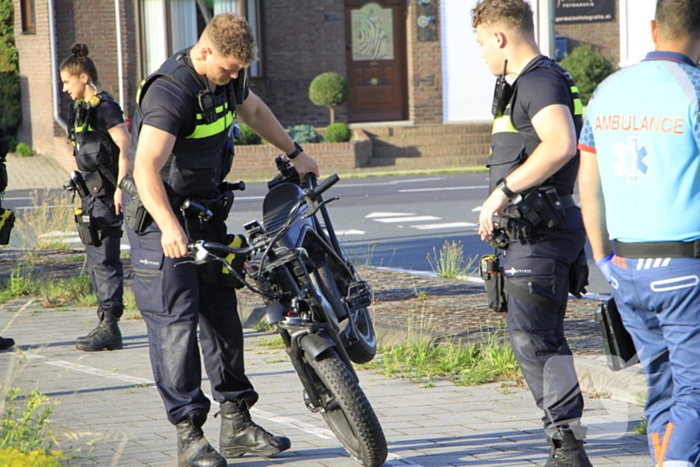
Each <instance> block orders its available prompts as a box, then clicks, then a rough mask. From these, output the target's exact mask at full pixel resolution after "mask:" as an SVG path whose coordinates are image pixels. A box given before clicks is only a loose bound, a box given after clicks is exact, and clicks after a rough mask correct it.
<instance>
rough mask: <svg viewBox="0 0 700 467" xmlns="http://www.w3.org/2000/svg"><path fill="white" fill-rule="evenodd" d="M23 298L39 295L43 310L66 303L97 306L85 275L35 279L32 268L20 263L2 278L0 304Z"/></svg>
mask: <svg viewBox="0 0 700 467" xmlns="http://www.w3.org/2000/svg"><path fill="white" fill-rule="evenodd" d="M26 295H38V296H40V297H41V304H42V306H44V307H46V308H57V307H60V306H64V305H67V304H69V303H73V304H75V305H77V306H93V305H96V304H97V299H96V297H95V294H94V293H92V291H91V285H90V278H89V277H88V276H86V275H79V276H72V277H68V278H67V279H59V278H55V277H53V278H48V279H46V278H44V279H38V278H36V277H35V276H34V275H33V273H32V271H31V267H29V266H28V265H26V264H20V265H19V266H17V267H16V268H15V269H13V270H12V272H11V273H10V277H8V278H7V279H5V281H4V284H3V290H0V303H4V302H6V301H8V300H11V299H13V298H17V297H22V296H26Z"/></svg>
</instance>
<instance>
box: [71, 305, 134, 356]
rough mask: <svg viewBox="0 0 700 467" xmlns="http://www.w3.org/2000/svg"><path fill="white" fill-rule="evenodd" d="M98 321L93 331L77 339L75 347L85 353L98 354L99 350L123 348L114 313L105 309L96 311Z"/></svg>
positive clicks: (117, 321)
mask: <svg viewBox="0 0 700 467" xmlns="http://www.w3.org/2000/svg"><path fill="white" fill-rule="evenodd" d="M97 316H98V317H99V319H100V322H99V324H98V325H97V327H96V328H95V329H93V330H92V331H90V333H89V334H88V335H87V336H84V337H78V340H77V341H76V342H75V346H76V347H77V348H78V350H83V351H85V352H98V351H100V350H119V349H123V348H124V344H123V343H122V332H121V331H120V330H119V324H118V323H119V318H118V317H117V315H116V314H115V312H114V311H112V310H108V309H105V308H99V309H98V310H97Z"/></svg>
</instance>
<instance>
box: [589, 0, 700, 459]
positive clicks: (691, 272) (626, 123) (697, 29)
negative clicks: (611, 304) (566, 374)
mask: <svg viewBox="0 0 700 467" xmlns="http://www.w3.org/2000/svg"><path fill="white" fill-rule="evenodd" d="M651 34H652V39H653V41H654V44H655V50H654V51H653V52H650V53H649V54H647V56H646V58H645V59H644V60H643V61H641V62H640V63H638V64H636V65H633V66H630V67H628V68H625V69H623V70H621V71H618V72H617V73H615V74H614V75H612V76H610V77H608V79H606V80H605V81H604V82H603V83H601V84H600V85H599V86H598V88H597V89H596V91H595V93H594V94H593V97H592V99H591V102H590V103H589V106H588V110H587V112H586V121H585V123H584V126H583V131H582V134H581V139H580V142H579V148H580V149H581V172H580V175H579V190H580V193H581V207H582V209H583V218H584V221H585V225H586V232H587V233H588V238H589V239H590V242H591V248H592V250H593V257H594V258H595V259H596V263H597V264H598V266H599V268H600V269H601V271H602V272H603V275H604V276H605V278H606V279H607V280H608V282H610V284H611V287H612V295H613V298H614V300H615V303H616V304H617V308H618V310H619V312H620V316H621V317H622V321H623V323H624V325H625V328H626V329H627V330H628V331H629V333H630V335H631V337H632V340H633V341H634V344H635V347H636V349H637V355H638V357H639V360H640V361H641V363H642V367H643V369H644V373H645V375H646V379H647V388H648V397H647V401H646V406H645V409H644V413H645V415H646V418H647V422H648V427H647V436H648V438H649V447H650V452H651V456H652V459H653V461H654V462H655V463H656V465H659V466H660V465H664V466H666V467H668V466H674V467H693V466H699V465H700V428H698V427H700V366H698V361H700V259H699V258H700V110H699V108H698V107H699V103H700V70H698V68H697V64H698V62H699V61H700V0H658V2H657V4H656V15H655V20H654V21H652V23H651Z"/></svg>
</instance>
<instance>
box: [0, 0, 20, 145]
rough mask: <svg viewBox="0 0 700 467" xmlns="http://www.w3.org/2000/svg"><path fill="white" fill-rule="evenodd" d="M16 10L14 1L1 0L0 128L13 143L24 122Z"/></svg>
mask: <svg viewBox="0 0 700 467" xmlns="http://www.w3.org/2000/svg"><path fill="white" fill-rule="evenodd" d="M14 8H15V7H14V3H13V1H12V0H0V126H2V127H3V128H4V129H5V132H6V133H7V135H8V137H9V138H10V141H11V142H13V141H14V137H15V136H16V135H17V127H19V124H20V122H21V121H22V108H21V106H22V102H21V94H20V86H19V52H18V51H17V47H16V46H15V35H14V24H15V15H14V13H15V9H14Z"/></svg>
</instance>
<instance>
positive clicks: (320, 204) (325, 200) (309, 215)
mask: <svg viewBox="0 0 700 467" xmlns="http://www.w3.org/2000/svg"><path fill="white" fill-rule="evenodd" d="M339 199H340V198H338V197H337V196H335V197H333V198H330V199H324V200H323V201H322V202H321V203H318V204H317V205H316V206H315V207H314V208H313V209H312V210H311V212H308V213H304V214H303V215H302V216H301V220H304V219H308V218H309V217H311V216H313V215H315V214H316V213H317V212H318V210H319V209H321V206H325V205H326V204H328V203H330V202H332V201H337V200H339Z"/></svg>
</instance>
